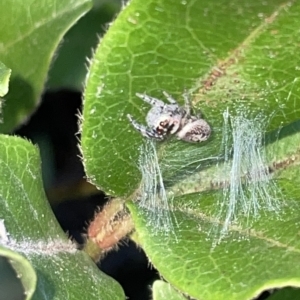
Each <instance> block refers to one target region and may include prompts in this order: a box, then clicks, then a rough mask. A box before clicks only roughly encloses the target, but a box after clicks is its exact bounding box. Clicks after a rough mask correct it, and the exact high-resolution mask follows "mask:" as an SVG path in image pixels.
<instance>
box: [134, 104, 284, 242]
mask: <svg viewBox="0 0 300 300" xmlns="http://www.w3.org/2000/svg"><path fill="white" fill-rule="evenodd" d="M223 118H224V120H223V129H222V130H220V131H222V143H221V146H220V144H218V145H217V144H214V146H213V147H214V148H215V150H216V147H218V148H219V149H221V150H219V151H218V150H216V151H215V152H216V153H218V152H219V154H218V155H215V156H210V155H209V152H208V150H207V149H209V147H211V146H209V143H210V141H208V142H207V144H204V145H196V146H195V145H194V146H193V145H192V146H191V145H190V144H188V143H184V142H181V141H179V142H176V143H173V144H171V145H168V141H167V142H166V144H167V147H166V148H165V149H167V151H168V149H172V151H171V152H170V153H164V146H162V145H160V148H159V150H158V151H159V156H158V151H157V145H156V143H155V142H153V141H151V140H146V141H145V142H144V144H143V145H142V146H141V147H140V157H139V163H138V165H139V169H140V171H141V174H142V181H141V186H140V190H139V197H138V200H139V206H140V207H141V208H142V209H143V211H145V212H146V214H147V219H148V220H149V222H150V225H151V227H152V228H153V232H155V231H158V232H167V233H168V234H169V233H174V232H175V231H176V230H175V229H176V226H179V225H178V223H177V221H176V218H175V216H174V214H173V209H175V208H174V207H173V199H174V196H178V195H181V194H189V193H195V192H196V193H199V195H201V192H202V191H210V190H211V188H212V185H214V186H215V187H216V186H217V188H218V189H219V190H221V192H220V193H216V195H217V194H218V196H216V197H215V202H214V207H215V214H213V215H210V216H209V217H210V219H211V220H216V222H215V223H214V222H212V223H213V225H212V226H211V228H212V230H211V231H210V233H209V235H210V236H212V237H213V239H214V243H215V241H216V240H217V242H218V241H221V240H222V239H223V238H224V237H225V236H226V235H227V233H228V232H230V231H231V227H232V226H235V227H236V226H237V225H240V226H241V228H251V225H252V222H253V221H255V220H256V219H257V218H259V217H260V216H261V215H263V214H264V213H265V212H270V211H271V212H274V213H275V214H277V215H278V213H279V212H280V207H281V202H280V200H279V199H280V198H281V197H280V190H279V188H278V187H277V185H276V183H275V182H274V180H272V176H271V172H270V170H269V167H268V159H267V153H266V151H265V143H264V136H265V128H266V124H267V121H268V119H267V118H266V117H263V116H262V115H257V116H256V117H254V118H248V117H246V116H245V114H243V113H240V114H237V115H231V114H230V113H229V111H228V110H226V111H225V112H224V113H223ZM213 129H214V130H217V129H215V128H213ZM172 147H173V148H172ZM210 151H211V148H210ZM203 166H204V167H203ZM204 169H205V171H204V172H203V170H204ZM184 177H185V179H183V180H182V178H184ZM203 177H205V178H203ZM205 180H207V185H206V186H205V183H204V181H205ZM179 181H180V184H179V185H178V182H179ZM174 187H175V188H174ZM199 202H200V210H201V196H199ZM215 225H216V226H215Z"/></svg>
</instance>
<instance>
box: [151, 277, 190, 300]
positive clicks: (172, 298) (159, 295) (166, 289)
mask: <svg viewBox="0 0 300 300" xmlns="http://www.w3.org/2000/svg"><path fill="white" fill-rule="evenodd" d="M152 290H153V300H166V299H168V300H185V299H186V298H185V297H184V296H183V295H181V294H179V293H178V292H177V291H175V290H174V289H173V288H172V287H171V285H170V284H168V283H167V282H164V281H162V280H156V281H155V282H154V283H153V288H152Z"/></svg>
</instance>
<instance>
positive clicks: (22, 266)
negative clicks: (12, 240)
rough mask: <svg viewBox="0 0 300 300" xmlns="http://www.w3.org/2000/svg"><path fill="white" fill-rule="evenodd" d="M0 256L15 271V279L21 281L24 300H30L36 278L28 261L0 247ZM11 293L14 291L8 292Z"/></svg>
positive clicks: (0, 270)
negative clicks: (7, 261) (6, 260)
mask: <svg viewBox="0 0 300 300" xmlns="http://www.w3.org/2000/svg"><path fill="white" fill-rule="evenodd" d="M0 256H2V257H6V258H7V259H8V260H9V262H10V264H11V265H12V267H13V268H14V269H15V272H16V277H18V280H21V282H22V285H23V288H24V294H25V295H26V298H24V299H25V300H30V299H32V295H33V293H34V291H35V288H36V282H37V277H36V273H35V271H34V269H33V268H32V266H31V264H30V263H29V261H28V260H27V259H25V258H24V257H23V256H22V255H20V254H18V253H17V252H14V251H11V250H9V249H7V248H4V247H1V246H0ZM2 271H3V269H0V272H2ZM3 288H4V286H2V289H3ZM12 292H14V291H10V293H12Z"/></svg>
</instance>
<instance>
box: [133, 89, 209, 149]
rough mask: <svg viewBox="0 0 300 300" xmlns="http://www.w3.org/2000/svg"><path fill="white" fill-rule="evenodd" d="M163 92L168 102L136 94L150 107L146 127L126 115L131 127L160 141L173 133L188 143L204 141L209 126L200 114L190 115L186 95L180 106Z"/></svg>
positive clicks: (206, 137)
mask: <svg viewBox="0 0 300 300" xmlns="http://www.w3.org/2000/svg"><path fill="white" fill-rule="evenodd" d="M163 94H164V96H165V97H166V98H167V100H168V101H169V103H168V104H167V103H164V102H163V101H161V100H159V99H156V98H153V97H150V96H148V95H145V94H139V93H137V94H136V95H137V96H138V97H139V98H141V99H142V100H143V101H145V102H147V103H149V104H150V105H151V106H152V107H151V109H150V110H149V112H148V114H147V117H146V122H147V125H148V127H146V126H143V125H141V124H139V123H137V122H136V121H135V120H134V119H133V118H132V116H131V115H129V114H128V115H127V117H128V119H129V121H130V123H131V124H132V125H133V127H134V128H135V129H136V130H138V131H139V132H140V133H141V134H142V135H143V136H145V137H147V138H154V139H157V140H161V141H162V140H164V139H165V138H166V137H167V136H169V135H174V134H176V136H177V138H178V139H180V140H183V141H186V142H190V143H195V142H203V141H206V140H207V139H208V138H209V136H210V134H211V128H210V126H209V124H208V123H207V122H206V121H205V120H204V119H202V118H201V116H192V115H191V112H190V105H189V103H188V99H187V95H184V99H185V107H181V106H179V105H178V103H177V102H176V101H175V100H174V99H173V98H172V97H171V96H170V95H169V94H167V93H166V92H163Z"/></svg>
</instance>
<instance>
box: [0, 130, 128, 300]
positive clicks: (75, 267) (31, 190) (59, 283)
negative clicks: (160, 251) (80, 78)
mask: <svg viewBox="0 0 300 300" xmlns="http://www.w3.org/2000/svg"><path fill="white" fill-rule="evenodd" d="M0 170H1V171H0V173H1V178H0V219H1V220H4V225H5V228H4V229H5V231H6V232H5V233H3V231H4V229H2V232H1V244H2V245H3V246H5V247H6V248H9V249H10V250H12V251H15V252H18V253H20V254H22V255H24V256H25V257H26V258H27V259H28V260H29V262H30V263H31V265H32V266H33V268H34V269H35V271H36V273H37V277H38V281H37V288H36V291H35V293H34V296H33V298H32V299H36V300H41V299H80V300H81V299H114V300H115V299H124V294H123V292H122V290H121V288H120V286H119V285H118V284H117V283H116V282H115V281H114V280H113V279H111V278H109V277H108V276H106V275H105V274H103V273H101V272H100V271H99V270H98V268H97V267H96V265H95V264H94V263H93V262H92V261H91V259H90V258H89V257H88V256H87V255H86V254H85V253H83V252H81V251H79V250H77V249H76V246H75V245H74V244H73V243H71V242H70V241H69V240H68V239H67V238H66V236H65V234H64V232H63V231H62V230H61V228H60V227H59V225H58V223H57V222H56V220H55V217H54V215H53V213H52V211H51V208H50V206H49V204H48V203H47V200H46V196H45V193H44V190H43V185H42V179H41V170H40V159H39V154H38V149H37V148H36V147H34V146H33V145H31V144H30V143H29V142H27V141H25V140H23V139H21V138H17V137H9V136H4V135H2V136H0ZM32 280H34V278H32Z"/></svg>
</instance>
